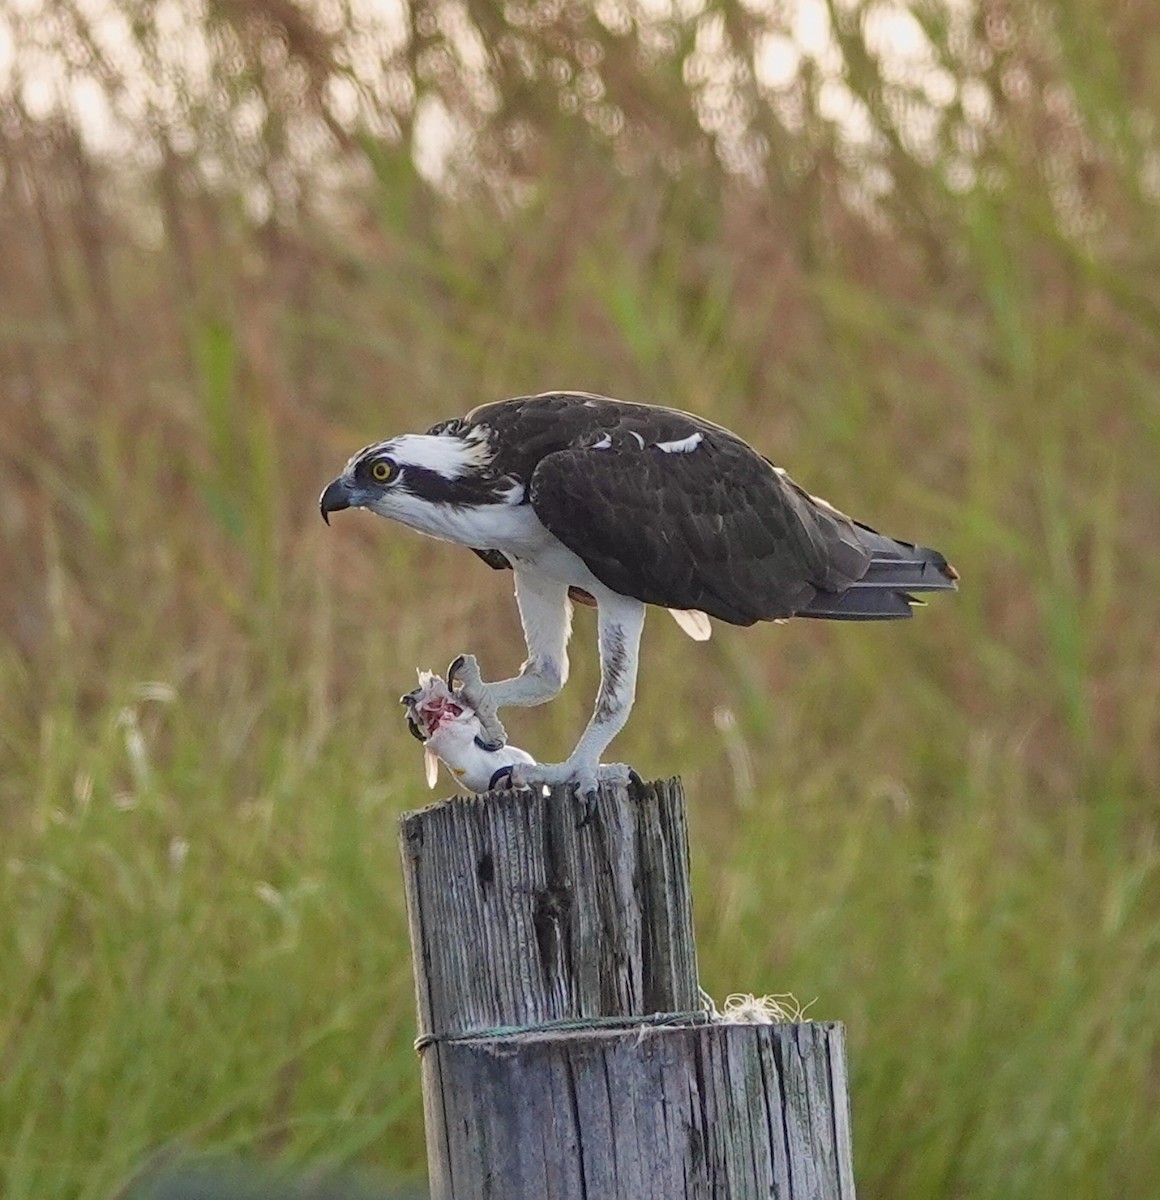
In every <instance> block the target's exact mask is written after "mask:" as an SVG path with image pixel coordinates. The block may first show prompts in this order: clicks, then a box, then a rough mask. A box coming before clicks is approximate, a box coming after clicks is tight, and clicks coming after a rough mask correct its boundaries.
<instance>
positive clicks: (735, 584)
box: [529, 425, 870, 625]
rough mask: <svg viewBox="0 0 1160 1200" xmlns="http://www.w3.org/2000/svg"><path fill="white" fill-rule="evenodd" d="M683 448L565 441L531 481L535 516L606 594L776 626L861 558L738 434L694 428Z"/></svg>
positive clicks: (864, 556) (833, 585) (832, 518)
mask: <svg viewBox="0 0 1160 1200" xmlns="http://www.w3.org/2000/svg"><path fill="white" fill-rule="evenodd" d="M698 429H699V431H700V432H701V433H702V434H703V439H702V441H701V443H700V444H699V445H697V447H696V449H694V450H693V451H691V452H689V453H667V452H665V451H663V450H661V449H659V448H658V447H657V446H655V445H648V444H646V445H645V446H643V447H640V448H638V449H634V448H633V447H635V446H636V441H635V439H634V440H633V442H632V443H631V444H630V445H625V444H624V443H623V442H621V443H619V444H618V445H617V446H616V448H615V449H599V448H594V447H577V446H572V447H569V448H566V449H562V450H558V451H556V452H554V453H551V454H548V455H547V456H546V457H544V458H543V459H542V460H541V461H540V463H539V465H538V466H537V467H536V469H535V472H534V473H533V475H532V480H531V487H530V489H529V498H530V502H531V504H532V506H533V508H534V509H535V511H536V515H537V516H538V517H539V518H540V520H541V521H542V522H543V523H544V525H546V526H547V528H548V529H549V530H550V531H551V532H552V533H553V534H555V536H556V537H557V538H559V539H560V541H562V542H563V543H564V544H565V545H566V546H567V547H568V548H569V549H570V550H572V551H573V552H575V553H576V554H578V555H579V556H580V557H581V558H582V559H583V560H584V561H585V563H586V564H587V565H588V567H589V569H590V570H591V571H592V573H593V574H594V575H595V576H596V577H597V579H599V580H600V581H601V583H603V584H604V585H605V586H606V587H609V588H611V589H612V590H613V591H616V592H619V593H621V594H622V595H627V596H633V597H635V598H636V599H638V600H642V601H644V602H645V603H648V604H656V605H660V606H661V607H664V608H671V609H696V610H699V611H701V612H704V613H708V614H709V615H710V616H713V617H717V618H719V619H720V620H723V621H729V622H731V623H733V624H735V625H750V624H752V623H753V622H754V621H760V620H767V621H768V620H776V619H778V618H781V617H787V616H791V615H792V614H794V613H795V612H799V611H801V609H803V608H805V607H806V606H807V605H808V604H809V603H810V601H811V600H813V598H814V597H815V595H816V594H817V593H818V591H820V590H824V591H841V590H842V589H844V588H845V587H848V586H849V585H850V583H852V582H853V581H854V580H856V579H858V578H860V577H861V576H862V575H863V574H864V573H865V571H866V568H867V566H868V565H869V562H870V554H869V552H868V551H867V550H865V549H863V548H862V547H860V546H858V544H857V538H856V535H855V534H854V532H853V529H852V523H851V522H849V520H848V519H847V518H845V517H843V516H842V515H841V514H840V513H836V512H834V511H833V510H827V509H825V508H821V507H819V506H818V505H817V504H815V503H814V502H813V501H812V500H811V499H810V497H809V496H808V495H807V494H806V493H805V492H803V491H802V490H801V489H800V488H798V487H797V486H796V485H795V484H794V483H793V482H792V481H791V480H790V479H789V478H788V477H787V476H785V475H784V474H783V473H782V472H779V471H777V470H776V469H775V468H774V467H773V466H771V465H770V464H769V463H768V462H767V461H766V460H765V459H763V458H762V457H761V456H760V455H759V454H757V452H756V451H754V450H753V449H752V448H751V447H749V446H748V445H746V444H745V443H744V442H742V441H741V440H740V439H739V438H736V437H734V436H733V435H731V434H728V433H727V432H726V431H724V430H719V429H718V428H717V427H715V426H710V425H705V426H698Z"/></svg>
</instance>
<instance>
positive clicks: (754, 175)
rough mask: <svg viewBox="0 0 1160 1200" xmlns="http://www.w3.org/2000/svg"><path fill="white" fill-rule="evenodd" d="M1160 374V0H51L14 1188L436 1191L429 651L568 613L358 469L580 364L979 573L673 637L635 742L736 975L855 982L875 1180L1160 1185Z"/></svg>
mask: <svg viewBox="0 0 1160 1200" xmlns="http://www.w3.org/2000/svg"><path fill="white" fill-rule="evenodd" d="M1158 380H1160V10H1158V9H1157V7H1156V5H1155V3H1154V0H1023V2H1019V0H913V2H911V3H904V2H903V0H829V2H826V0H799V2H796V3H795V2H793V0H747V2H746V3H735V2H725V0H624V2H622V3H618V2H615V0H510V2H509V3H505V4H502V5H501V4H497V3H492V2H489V0H396V2H395V3H393V4H386V3H382V4H380V3H375V2H374V0H314V2H307V0H300V2H295V0H188V2H187V0H181V2H179V0H51V2H48V0H45V2H40V0H3V2H2V3H0V581H2V582H0V631H2V633H3V639H2V643H0V756H2V770H0V1194H3V1196H4V1197H5V1198H6V1200H46V1198H55V1197H68V1198H77V1200H81V1198H83V1200H93V1198H97V1197H108V1196H114V1195H124V1194H126V1193H127V1192H130V1191H132V1190H133V1189H134V1187H135V1186H136V1184H135V1182H134V1181H137V1180H140V1179H142V1178H144V1177H146V1176H148V1175H149V1173H150V1172H152V1171H155V1170H157V1169H163V1168H164V1167H165V1166H166V1165H167V1164H170V1163H172V1162H174V1161H178V1160H181V1159H183V1158H184V1157H186V1156H193V1157H196V1156H199V1155H224V1156H238V1157H239V1158H240V1159H241V1160H243V1161H261V1162H269V1163H281V1164H290V1165H291V1166H293V1165H294V1164H298V1165H301V1166H306V1165H309V1166H310V1167H311V1168H312V1169H313V1168H315V1167H317V1166H318V1165H319V1164H323V1165H331V1166H335V1167H350V1168H352V1169H355V1168H357V1169H359V1170H366V1171H371V1172H378V1173H380V1175H381V1177H382V1178H384V1179H385V1178H410V1179H412V1180H418V1179H419V1178H420V1177H421V1172H422V1165H423V1140H422V1126H421V1112H420V1106H419V1097H418V1087H417V1072H416V1069H415V1061H414V1056H413V1052H412V1050H411V1039H412V1036H413V1027H412V995H411V980H410V966H409V961H408V953H407V946H406V938H405V933H404V918H403V901H402V896H401V895H400V890H399V881H398V872H397V869H396V863H395V842H394V838H395V834H394V822H395V818H396V816H397V814H398V813H399V811H400V810H402V809H404V808H407V807H412V806H415V805H417V804H420V803H423V802H424V801H425V799H426V794H425V793H424V791H423V788H422V780H421V771H420V759H419V754H418V751H417V749H416V747H415V744H414V743H413V741H412V740H411V738H410V737H409V736H408V734H407V732H406V730H405V727H404V724H403V721H402V719H401V713H400V710H399V709H398V707H397V697H398V696H399V694H400V693H401V692H402V691H404V690H406V689H407V688H408V687H409V686H411V684H412V682H413V671H414V668H415V667H416V666H431V667H435V668H441V667H442V666H443V665H444V664H445V663H446V662H447V661H448V660H449V659H450V658H451V657H452V656H453V655H454V654H455V653H456V652H458V651H460V650H464V649H471V650H474V651H476V652H478V653H479V654H480V655H481V658H482V661H483V663H484V665H485V668H488V669H489V670H490V671H491V672H498V671H501V670H505V669H508V668H510V667H512V666H513V665H515V663H516V662H518V660H519V657H520V649H521V643H520V640H519V636H518V627H517V623H516V617H515V610H514V606H513V605H512V603H511V601H510V597H509V595H508V589H509V588H510V579H508V578H506V577H505V576H504V575H503V574H500V573H493V572H491V571H489V570H488V569H487V568H486V567H484V566H483V565H482V564H481V563H479V562H477V561H476V560H475V559H473V558H472V557H471V556H470V555H468V554H466V552H463V551H459V550H456V549H452V548H449V547H445V546H442V545H439V544H437V543H434V542H425V541H423V540H420V539H419V538H416V537H414V536H411V535H409V534H408V533H406V532H405V531H402V530H400V529H395V528H391V527H389V526H387V525H386V524H385V523H383V522H380V521H376V520H374V519H372V518H370V517H368V516H366V515H365V514H355V515H350V514H343V515H342V516H341V517H340V518H338V519H336V520H335V522H334V525H333V527H332V528H331V529H329V530H327V529H326V528H325V527H324V526H323V525H322V523H321V522H320V521H319V520H318V516H317V508H316V497H317V495H318V492H319V490H320V488H321V486H322V485H323V484H324V483H325V482H326V481H327V480H328V479H329V478H330V477H331V476H332V475H333V474H334V473H335V471H336V470H337V468H338V467H340V466H341V464H342V462H343V461H344V460H345V458H346V457H347V455H348V454H349V453H351V452H352V451H353V450H355V449H357V448H358V447H360V446H362V445H363V444H365V443H367V442H369V441H371V440H374V439H377V438H380V437H383V436H386V435H389V434H390V433H392V432H400V431H405V430H416V429H423V428H426V426H427V425H428V424H430V423H432V422H433V421H435V420H436V419H438V418H442V417H445V416H449V415H454V414H458V413H460V412H462V411H464V410H466V409H467V408H468V407H470V406H471V405H473V404H475V403H477V402H480V401H483V400H487V399H494V398H498V397H501V396H505V395H513V394H519V393H525V392H529V391H538V390H543V389H547V388H552V387H561V386H566V387H579V388H584V389H589V390H597V391H604V392H608V393H611V394H614V395H617V396H621V397H624V398H630V399H636V400H646V401H655V402H661V403H666V404H672V405H676V406H679V407H683V408H687V409H690V410H693V411H696V412H700V413H704V414H706V415H707V416H709V417H711V418H713V419H715V420H718V421H721V422H724V423H727V424H729V425H732V426H734V427H736V428H737V429H739V430H741V431H743V432H744V433H745V434H746V435H747V436H748V437H749V438H750V439H751V440H752V441H754V442H755V443H756V444H757V445H758V446H759V447H760V448H761V449H762V450H763V451H764V452H766V453H768V454H770V455H771V456H772V457H773V458H774V459H775V461H778V462H781V463H783V464H785V465H786V466H788V467H789V468H790V470H791V471H792V473H793V474H794V475H795V477H797V478H798V479H799V480H800V481H801V482H803V483H804V484H806V485H807V486H808V487H809V488H810V489H811V490H813V491H816V492H819V493H820V494H822V495H825V496H828V497H831V498H832V499H833V501H834V502H835V503H837V504H838V505H839V506H842V507H846V508H848V509H849V510H851V511H853V512H855V513H856V514H857V515H858V516H859V517H861V518H863V519H865V520H867V521H869V522H871V523H872V524H875V525H877V526H879V527H880V528H882V529H884V530H886V531H888V532H890V533H893V534H896V535H898V536H902V537H912V538H915V539H920V540H922V541H925V542H927V543H928V544H932V545H935V546H938V547H939V548H940V549H942V550H943V551H945V552H946V553H947V555H948V556H949V557H950V558H951V559H952V561H954V562H955V564H956V565H957V566H958V568H959V570H960V571H961V573H962V577H963V586H962V591H961V592H960V594H959V595H958V596H956V597H952V598H946V597H944V598H940V601H939V602H938V603H937V604H933V605H931V607H930V609H929V610H927V611H925V612H922V613H920V614H919V615H918V619H916V620H915V621H913V622H909V623H906V624H902V625H889V626H879V627H873V628H868V627H866V626H861V627H856V626H855V627H847V626H841V625H837V626H835V625H832V624H811V623H802V624H800V625H799V624H792V623H791V624H790V625H789V626H787V627H773V626H769V627H762V628H760V629H753V630H735V629H731V628H726V627H720V626H719V627H718V628H717V630H716V632H715V635H714V638H713V640H712V641H711V642H710V643H708V644H707V645H706V646H695V645H693V644H692V643H690V642H687V641H686V640H685V639H684V638H683V636H682V635H681V634H680V632H679V631H678V630H677V629H676V627H675V626H674V625H673V624H672V623H671V622H669V621H661V620H656V621H653V622H650V625H649V628H648V630H647V632H646V637H645V648H644V668H643V676H642V680H643V684H642V687H641V690H640V696H639V700H638V703H637V707H636V711H635V713H634V718H633V721H632V722H631V724H630V726H629V728H628V730H627V731H626V732H625V733H624V734H623V735H622V737H621V739H620V740H619V741H618V744H617V754H618V757H624V758H627V759H628V760H630V761H632V762H634V763H635V764H636V765H637V766H638V767H639V768H640V769H641V770H642V771H643V772H645V773H646V774H649V775H668V774H674V773H680V774H681V775H683V776H684V778H685V781H686V784H687V787H688V790H689V793H690V796H691V797H692V808H693V814H692V820H693V835H694V844H693V858H694V870H695V874H696V898H697V920H698V931H699V940H700V947H701V952H702V964H703V978H704V983H705V985H706V987H707V988H708V989H709V990H710V991H711V992H712V993H713V994H715V995H716V996H717V997H718V998H719V999H720V998H723V996H724V995H725V994H726V993H728V992H731V991H735V990H746V991H757V992H790V991H792V992H793V993H795V994H796V995H797V997H798V998H799V999H800V1000H802V1001H803V1002H812V1004H811V1007H810V1009H809V1013H810V1015H811V1016H817V1017H824V1018H840V1019H841V1020H844V1021H845V1022H846V1023H847V1025H848V1028H849V1039H850V1046H849V1049H850V1058H851V1064H852V1069H853V1114H854V1126H855V1149H856V1157H857V1174H858V1181H859V1189H860V1195H861V1196H862V1197H863V1198H864V1200H874V1198H876V1197H882V1198H897V1197H956V1198H968V1197H969V1198H971V1200H999V1198H1003V1200H1010V1198H1011V1197H1029V1198H1031V1197H1042V1198H1044V1200H1047V1198H1051V1200H1055V1198H1057V1197H1060V1196H1074V1197H1088V1196H1091V1197H1103V1196H1116V1197H1124V1198H1131V1197H1140V1198H1144V1197H1154V1196H1156V1195H1157V1194H1160V847H1158V844H1157V828H1158V822H1157V795H1158V790H1160V638H1158V637H1157V625H1158V619H1160V600H1158V596H1160V469H1158V468H1160V383H1158ZM577 625H578V631H577V638H576V641H575V647H576V671H575V674H574V677H573V682H572V683H571V685H570V686H569V688H568V689H567V691H566V693H565V694H564V696H562V697H561V698H560V699H559V700H558V701H557V702H556V703H554V704H553V705H551V706H549V707H548V708H547V709H545V710H543V711H539V712H529V713H527V714H526V715H524V714H520V715H515V716H513V717H512V721H511V726H510V727H511V728H512V730H513V733H514V736H515V739H516V740H517V741H518V742H519V743H520V744H522V745H525V746H529V747H531V748H532V749H533V750H534V751H536V752H538V754H539V755H540V756H542V757H553V756H559V755H561V754H563V753H565V752H566V751H567V749H568V747H569V746H570V745H571V743H572V740H573V739H574V737H575V735H576V732H577V730H578V729H579V728H580V726H581V724H582V723H583V721H584V720H585V719H586V715H587V710H588V705H589V704H590V699H591V695H592V693H593V691H594V689H595V681H596V671H595V662H594V659H595V654H594V651H593V648H592V629H591V627H590V626H591V621H590V614H586V613H585V612H580V613H579V614H578V619H577ZM174 1194H176V1193H174Z"/></svg>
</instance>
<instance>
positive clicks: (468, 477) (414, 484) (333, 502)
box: [318, 429, 514, 528]
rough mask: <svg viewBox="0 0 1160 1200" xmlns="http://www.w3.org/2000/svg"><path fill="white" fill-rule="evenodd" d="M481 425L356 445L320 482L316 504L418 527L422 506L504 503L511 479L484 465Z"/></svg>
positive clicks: (326, 513)
mask: <svg viewBox="0 0 1160 1200" xmlns="http://www.w3.org/2000/svg"><path fill="white" fill-rule="evenodd" d="M490 460H491V449H490V447H489V445H488V438H487V433H486V431H485V430H483V429H480V430H475V431H471V432H469V433H467V434H454V433H440V434H431V433H405V434H403V435H401V436H400V437H395V438H391V439H389V440H388V441H385V442H375V443H374V445H372V446H367V447H366V448H365V449H363V450H360V451H359V452H358V453H357V454H356V455H354V457H353V458H351V460H350V461H349V462H348V463H347V464H346V467H345V468H344V469H343V472H342V474H341V475H340V476H339V477H338V478H337V479H335V480H332V481H331V482H330V483H329V484H327V485H326V488H325V490H324V491H323V493H322V495H321V497H320V498H319V502H318V507H319V511H320V512H321V513H322V519H323V520H324V521H325V522H326V523H327V524H328V525H329V524H330V514H331V513H332V512H339V511H341V510H342V509H344V508H369V509H370V510H371V511H372V512H376V513H378V514H379V515H380V516H382V517H392V518H394V519H395V520H396V521H402V522H403V523H404V524H408V525H416V526H418V527H419V528H424V527H425V525H426V524H427V522H426V521H425V520H424V519H423V511H424V510H428V511H429V510H430V509H431V508H432V506H439V505H468V504H476V505H479V504H488V503H493V504H494V503H496V502H505V501H506V500H507V498H508V494H509V493H510V491H511V488H512V484H513V482H514V481H513V480H511V479H510V478H508V477H504V476H497V475H496V474H495V473H494V472H492V471H491V470H489V469H488V464H489V462H490Z"/></svg>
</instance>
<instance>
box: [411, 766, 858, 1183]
mask: <svg viewBox="0 0 1160 1200" xmlns="http://www.w3.org/2000/svg"><path fill="white" fill-rule="evenodd" d="M576 814H577V809H576V802H575V800H574V799H573V798H572V797H570V796H568V795H567V794H565V793H564V792H563V791H559V790H557V791H553V793H552V794H551V795H550V796H547V797H543V796H539V795H537V794H535V793H534V792H532V791H519V792H492V793H489V794H488V795H486V796H474V797H466V798H464V797H456V798H455V799H452V800H448V801H444V802H443V803H441V804H435V805H432V806H431V807H429V808H425V809H422V810H421V811H419V812H414V813H408V814H405V815H404V816H403V818H402V820H401V822H400V841H401V846H402V853H403V869H404V875H405V880H406V890H407V907H408V913H409V919H410V928H411V948H412V959H413V962H414V968H415V988H416V993H417V1000H418V1012H419V1039H418V1041H417V1043H416V1044H417V1046H418V1047H419V1048H420V1050H421V1053H422V1072H423V1106H424V1116H425V1120H426V1128H427V1158H428V1165H429V1168H430V1184H431V1196H432V1200H549V1198H551V1200H653V1198H655V1200H687V1198H693V1197H696V1198H697V1200H709V1198H710V1197H712V1198H714V1200H717V1198H719V1200H750V1198H756V1197H759V1196H760V1197H776V1198H778V1200H804V1198H806V1197H809V1198H810V1200H815V1198H817V1200H853V1197H854V1182H853V1169H852V1164H851V1151H850V1126H849V1109H848V1101H847V1095H846V1073H845V1046H844V1039H843V1031H842V1027H841V1026H840V1025H837V1024H830V1023H822V1022H812V1021H807V1022H803V1023H801V1024H795V1025H788V1024H786V1025H771V1024H736V1023H728V1022H721V1021H714V1020H711V1019H710V1017H709V1014H708V1013H707V1012H706V1011H705V1006H704V1004H703V1003H702V1000H701V994H700V989H699V987H698V983H697V959H696V950H695V947H694V943H693V920H692V903H691V896H690V892H689V855H688V837H687V830H686V824H685V800H684V792H683V790H682V788H681V785H680V782H679V780H670V781H667V782H657V783H652V784H646V785H644V787H643V788H633V789H626V788H623V787H609V788H603V789H601V794H600V798H599V803H598V807H597V812H596V815H595V817H594V818H593V820H592V821H591V822H589V823H588V824H587V825H585V826H584V827H582V828H579V829H578V828H576Z"/></svg>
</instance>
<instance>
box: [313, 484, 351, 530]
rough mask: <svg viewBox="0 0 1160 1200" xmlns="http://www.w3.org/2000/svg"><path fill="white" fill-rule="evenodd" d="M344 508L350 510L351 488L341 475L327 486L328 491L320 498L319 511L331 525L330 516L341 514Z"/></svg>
mask: <svg viewBox="0 0 1160 1200" xmlns="http://www.w3.org/2000/svg"><path fill="white" fill-rule="evenodd" d="M344 508H350V488H349V486H348V485H347V482H346V480H345V479H344V478H343V477H342V476H341V475H340V476H339V477H338V478H337V479H335V480H332V481H331V482H330V483H328V484H327V485H326V490H325V491H324V492H323V493H322V495H321V496H320V497H319V498H318V511H319V512H320V513H321V514H322V519H323V520H324V521H325V522H326V523H327V525H329V524H330V514H331V513H332V512H341V511H342V510H343V509H344Z"/></svg>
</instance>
